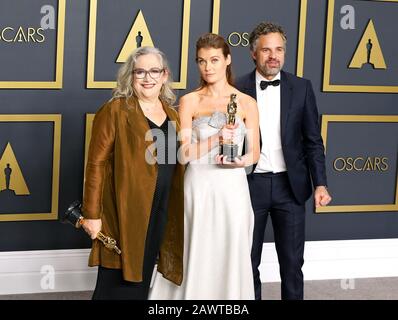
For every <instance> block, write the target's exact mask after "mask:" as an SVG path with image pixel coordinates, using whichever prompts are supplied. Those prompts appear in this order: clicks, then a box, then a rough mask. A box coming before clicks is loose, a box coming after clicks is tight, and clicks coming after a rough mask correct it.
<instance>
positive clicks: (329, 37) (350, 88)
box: [323, 0, 398, 93]
mask: <svg viewBox="0 0 398 320" xmlns="http://www.w3.org/2000/svg"><path fill="white" fill-rule="evenodd" d="M370 1H372V2H395V3H398V0H370ZM334 5H335V0H329V3H328V9H327V22H326V44H325V60H324V69H323V91H324V92H376V93H398V86H375V85H337V84H331V83H330V69H331V62H332V43H333V25H334V19H333V18H334V9H335V8H334V7H335V6H334Z"/></svg>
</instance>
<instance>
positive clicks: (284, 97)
mask: <svg viewBox="0 0 398 320" xmlns="http://www.w3.org/2000/svg"><path fill="white" fill-rule="evenodd" d="M291 102H292V87H291V85H290V83H289V81H288V79H287V77H286V73H285V72H283V71H281V139H282V141H283V138H284V136H285V132H286V124H287V120H288V117H289V110H290V106H291Z"/></svg>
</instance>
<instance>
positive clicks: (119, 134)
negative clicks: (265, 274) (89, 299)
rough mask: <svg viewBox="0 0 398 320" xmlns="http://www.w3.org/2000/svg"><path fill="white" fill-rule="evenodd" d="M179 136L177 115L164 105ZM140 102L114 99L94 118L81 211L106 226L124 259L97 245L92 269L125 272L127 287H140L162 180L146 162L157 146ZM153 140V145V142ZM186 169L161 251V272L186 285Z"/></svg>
mask: <svg viewBox="0 0 398 320" xmlns="http://www.w3.org/2000/svg"><path fill="white" fill-rule="evenodd" d="M163 108H164V111H165V112H166V113H167V115H168V117H169V119H170V120H171V121H174V124H175V125H176V131H177V133H178V132H179V130H180V124H179V119H178V114H177V112H176V111H175V110H174V109H173V108H172V107H170V106H168V105H166V104H165V103H164V104H163ZM148 130H149V126H148V123H147V121H146V119H145V116H144V114H143V112H142V110H141V108H140V106H139V104H138V101H137V100H136V99H135V98H130V99H129V100H128V104H127V103H126V99H115V100H112V101H110V102H108V103H106V104H105V105H104V106H102V107H101V108H100V109H99V110H98V112H97V113H96V115H95V118H94V123H93V129H92V138H91V142H90V148H89V153H88V160H87V167H86V176H85V184H84V199H83V207H82V211H83V214H84V217H85V218H88V219H99V218H101V220H102V231H103V232H104V234H106V235H109V236H111V237H112V238H114V239H116V241H117V244H118V246H119V248H120V249H121V251H122V254H121V256H119V255H118V254H117V253H115V252H114V251H113V250H112V251H111V250H109V249H106V248H105V247H104V246H103V245H102V244H101V243H100V242H99V241H98V240H94V241H93V246H92V250H91V254H90V258H89V266H97V265H101V266H103V267H107V268H116V269H122V270H123V277H124V279H125V280H127V281H131V282H141V281H142V267H143V260H144V249H145V240H146V234H147V230H148V223H149V217H150V213H151V206H152V198H153V195H154V192H155V185H156V179H157V169H158V168H157V165H156V164H155V165H151V164H149V163H148V162H147V161H146V158H145V157H146V156H145V154H147V157H148V156H149V157H152V158H153V154H151V153H150V152H149V153H148V151H147V150H149V148H148V147H149V146H150V145H151V144H153V141H145V134H146V133H147V131H148ZM151 140H152V139H151ZM183 179H184V166H183V165H181V164H179V163H177V165H176V169H175V173H174V177H173V182H172V189H171V190H170V198H169V208H168V223H167V226H166V231H165V236H164V240H163V243H162V245H161V250H160V255H159V264H158V270H159V272H161V273H162V274H163V276H164V277H165V278H167V279H169V280H170V281H172V282H174V283H176V284H178V285H179V284H181V282H182V274H183V243H184V213H183V211H184V193H183V183H184V182H183V181H184V180H183Z"/></svg>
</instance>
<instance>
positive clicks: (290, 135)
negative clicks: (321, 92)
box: [236, 70, 327, 204]
mask: <svg viewBox="0 0 398 320" xmlns="http://www.w3.org/2000/svg"><path fill="white" fill-rule="evenodd" d="M280 86H281V136H282V137H281V140H282V150H283V156H284V158H285V163H286V167H287V174H288V177H289V182H290V186H291V188H292V191H293V194H294V196H295V198H296V200H297V201H298V202H299V203H301V204H303V203H304V202H305V201H306V200H307V199H308V198H309V197H310V196H311V194H312V186H311V178H312V185H313V186H314V187H316V186H326V185H327V181H326V169H325V154H324V147H323V142H322V137H321V134H320V127H319V116H318V110H317V106H316V100H315V95H314V91H313V89H312V85H311V82H310V81H309V80H306V79H302V78H299V77H296V76H295V75H293V74H291V73H288V72H284V71H281V84H280ZM236 87H237V88H238V89H239V90H240V91H242V92H244V93H246V94H248V95H250V96H252V97H253V98H254V99H256V100H257V97H256V73H255V70H254V71H253V72H251V73H249V74H247V75H245V76H243V77H241V78H239V79H238V80H237V81H236ZM260 146H262V141H261V135H260ZM254 169H255V166H254V167H253V171H252V173H251V174H253V172H254Z"/></svg>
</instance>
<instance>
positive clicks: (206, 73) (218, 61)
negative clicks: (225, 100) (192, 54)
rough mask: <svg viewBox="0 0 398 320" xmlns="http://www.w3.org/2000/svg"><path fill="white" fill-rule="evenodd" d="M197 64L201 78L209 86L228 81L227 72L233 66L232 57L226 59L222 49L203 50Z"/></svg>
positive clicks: (198, 56)
mask: <svg viewBox="0 0 398 320" xmlns="http://www.w3.org/2000/svg"><path fill="white" fill-rule="evenodd" d="M197 63H198V68H199V72H200V76H201V78H202V79H203V80H204V81H205V82H206V83H207V84H213V83H216V82H218V81H221V80H224V81H225V80H226V77H227V76H226V71H227V67H228V66H229V65H230V64H231V56H230V55H227V57H225V56H224V54H223V51H222V49H221V48H220V49H215V48H201V49H199V51H198V54H197Z"/></svg>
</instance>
